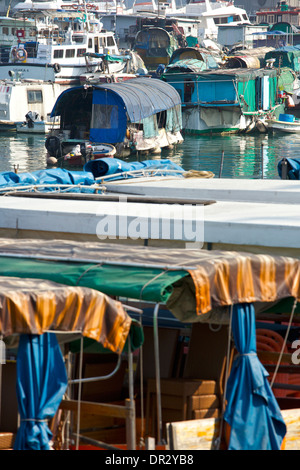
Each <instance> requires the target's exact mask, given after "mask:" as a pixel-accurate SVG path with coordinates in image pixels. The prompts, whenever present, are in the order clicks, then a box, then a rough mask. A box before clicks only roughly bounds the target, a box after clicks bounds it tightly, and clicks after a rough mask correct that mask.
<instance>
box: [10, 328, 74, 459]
mask: <svg viewBox="0 0 300 470" xmlns="http://www.w3.org/2000/svg"><path fill="white" fill-rule="evenodd" d="M66 388H67V375H66V369H65V365H64V361H63V357H62V354H61V350H60V348H59V345H58V343H57V339H56V336H55V335H54V334H51V333H45V334H43V335H21V337H20V342H19V348H18V357H17V398H18V406H19V413H20V427H19V429H18V432H17V436H16V440H15V444H14V450H50V448H51V446H50V442H51V438H52V433H51V431H50V429H49V427H48V420H49V419H51V418H52V417H53V416H54V415H55V413H56V411H57V409H58V407H59V404H60V402H61V400H62V398H63V395H64V393H65V391H66Z"/></svg>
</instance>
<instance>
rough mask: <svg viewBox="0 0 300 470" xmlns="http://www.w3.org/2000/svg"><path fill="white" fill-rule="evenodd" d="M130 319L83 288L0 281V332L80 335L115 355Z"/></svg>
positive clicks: (6, 334)
mask: <svg viewBox="0 0 300 470" xmlns="http://www.w3.org/2000/svg"><path fill="white" fill-rule="evenodd" d="M130 326H131V318H130V317H129V315H127V313H126V312H125V310H124V309H123V307H122V304H121V303H120V302H117V301H114V300H112V299H111V298H109V297H108V296H107V295H104V294H102V293H101V292H99V291H96V290H93V289H89V288H87V287H73V286H65V285H61V284H57V283H55V282H51V281H48V280H41V279H30V278H17V277H0V332H1V334H2V335H3V336H4V337H9V336H11V335H15V334H31V335H40V334H43V333H44V332H45V331H51V330H52V331H61V332H66V333H72V332H73V333H80V334H82V335H83V336H85V337H88V338H91V339H93V340H95V341H97V342H100V343H101V344H102V345H103V346H104V347H105V348H108V349H110V350H111V351H113V352H115V353H120V352H122V350H123V347H124V344H125V341H126V338H127V336H128V334H129V330H130Z"/></svg>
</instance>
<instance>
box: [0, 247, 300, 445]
mask: <svg viewBox="0 0 300 470" xmlns="http://www.w3.org/2000/svg"><path fill="white" fill-rule="evenodd" d="M174 260H175V261H174ZM0 261H1V262H0V276H6V277H7V278H11V282H12V283H14V282H15V276H16V275H17V276H19V277H20V278H23V279H24V281H25V282H28V278H29V280H30V279H34V278H35V279H38V278H39V279H44V280H45V281H50V282H53V281H52V280H53V279H55V280H56V281H62V282H63V283H64V284H65V285H67V286H77V289H82V288H85V287H87V288H92V289H95V290H96V291H98V290H101V291H102V292H104V293H106V294H110V295H114V296H119V297H125V298H129V299H138V300H139V301H141V300H150V301H152V302H156V303H158V304H159V303H160V302H165V303H166V304H167V306H168V307H169V309H170V311H171V312H172V313H173V315H174V316H175V317H176V318H179V319H180V321H184V322H186V323H187V322H192V323H193V322H199V321H204V322H205V321H208V322H210V323H214V324H222V323H223V324H229V325H230V324H232V332H233V336H234V341H235V345H236V348H237V350H238V352H239V354H238V355H237V356H236V357H235V359H234V362H233V365H232V371H231V373H230V376H229V378H228V381H227V384H228V388H227V391H226V400H227V407H226V409H225V413H224V420H225V421H226V422H227V423H228V425H229V427H230V440H229V445H228V448H229V449H237V450H249V449H252V450H269V449H270V450H279V449H280V447H281V444H282V442H283V439H284V436H285V434H286V425H285V423H284V420H283V418H282V416H281V412H280V409H279V406H278V403H277V402H276V399H275V397H274V395H273V393H272V390H271V386H270V384H269V383H268V380H267V376H268V373H267V372H266V370H265V369H264V368H263V366H262V365H261V363H260V362H259V359H258V357H257V354H256V338H255V313H256V311H257V310H256V309H258V311H259V309H261V311H262V310H264V311H266V310H267V308H268V306H270V305H278V304H280V302H281V301H286V300H288V301H292V302H291V319H292V318H293V315H294V314H295V313H299V311H298V312H297V308H296V307H297V304H298V303H299V300H300V261H299V260H298V259H293V258H288V257H283V256H280V257H276V256H270V255H259V254H258V255H255V254H250V253H238V252H219V251H206V250H200V251H199V250H186V249H169V250H166V249H165V248H156V247H141V246H138V247H135V246H130V245H117V244H112V245H109V244H107V243H103V244H101V243H89V242H84V243H82V242H72V241H62V240H49V241H48V240H34V239H28V240H25V239H20V240H18V243H17V244H16V243H15V240H11V239H1V240H0ZM29 282H30V281H29ZM66 289H68V287H66ZM0 300H1V299H0ZM0 305H1V302H0ZM45 305H47V307H48V304H45V303H41V309H40V310H41V311H40V315H30V312H28V310H27V309H24V305H23V303H22V310H24V311H25V313H27V312H28V313H27V315H26V316H24V322H23V324H26V322H25V320H26V321H27V324H29V323H30V322H32V321H33V323H34V324H35V323H37V322H39V323H41V324H42V323H43V320H44V316H45V317H47V315H46V313H43V312H44V311H45ZM42 307H43V308H42ZM279 308H280V310H279V311H281V312H287V306H286V305H285V306H284V307H282V306H280V307H279ZM49 310H50V309H49ZM46 311H47V312H48V309H46ZM0 312H1V316H0V320H1V322H3V321H6V315H5V312H4V311H3V308H2V310H0ZM87 317H89V314H88V315H87ZM278 318H279V319H280V315H278ZM0 325H1V323H0ZM33 339H34V338H32V337H29V338H28V339H27V340H26V343H25V348H24V349H25V350H27V351H28V350H29V349H28V345H29V344H31V343H32V340H33ZM45 339H46V340H47V338H45ZM212 346H213V345H212ZM50 348H51V345H50ZM48 349H49V348H47V350H48ZM52 349H53V347H52ZM21 352H23V351H21ZM208 353H209V351H208ZM44 357H45V355H44ZM33 359H34V358H31V357H29V358H27V357H26V361H23V362H22V364H21V366H22V367H21V370H24V365H23V364H24V363H25V364H31V363H32V362H33ZM36 362H37V361H36ZM25 375H26V374H25ZM25 378H26V377H25ZM18 380H19V381H21V378H20V379H18ZM19 385H22V384H21V382H20V384H19ZM26 390H27V395H28V396H32V384H28V387H26ZM47 390H49V387H47ZM49 395H50V399H52V395H53V394H51V393H50V391H49ZM25 396H26V393H25ZM36 402H37V403H38V404H40V402H41V399H40V397H37V398H36ZM22 416H24V417H25V419H24V418H23V422H24V423H25V422H27V420H28V418H29V419H30V421H32V419H33V418H32V416H31V413H30V410H27V409H25V407H24V413H23V414H22ZM249 416H251V419H249ZM37 418H38V419H40V416H39V415H38V416H37V417H36V416H35V415H34V419H37ZM258 423H259V425H258ZM23 427H24V426H23ZM258 430H259V432H258ZM21 431H22V434H21V436H20V439H21V438H22V442H23V435H25V437H26V434H29V435H31V432H29V431H30V430H29V431H28V430H27V429H22V428H21ZM22 442H21V444H22ZM18 448H23V447H21V445H20V446H19V447H18Z"/></svg>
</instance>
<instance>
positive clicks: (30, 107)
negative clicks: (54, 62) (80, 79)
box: [0, 73, 66, 133]
mask: <svg viewBox="0 0 300 470" xmlns="http://www.w3.org/2000/svg"><path fill="white" fill-rule="evenodd" d="M11 75H12V78H10V79H6V80H0V130H2V131H13V132H15V131H16V130H17V127H18V131H20V132H22V131H28V132H33V131H37V130H38V131H39V133H40V132H42V133H45V132H48V130H49V128H50V127H51V126H52V127H55V123H54V121H53V119H52V118H50V114H51V110H52V108H53V106H54V104H55V101H56V100H57V98H58V96H59V95H60V93H61V92H62V91H63V90H64V89H65V88H66V87H65V86H64V85H60V84H57V83H51V82H45V81H42V80H29V79H28V80H26V79H24V80H21V79H19V78H18V77H17V76H14V74H13V73H11ZM26 116H28V119H27V118H26ZM33 116H35V118H34V119H32V117H33ZM29 118H30V119H29ZM24 123H25V124H24ZM33 123H34V125H33V126H32V124H33ZM28 124H29V125H30V127H29V126H28Z"/></svg>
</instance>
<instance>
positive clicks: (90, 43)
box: [88, 38, 93, 49]
mask: <svg viewBox="0 0 300 470" xmlns="http://www.w3.org/2000/svg"><path fill="white" fill-rule="evenodd" d="M88 47H89V48H90V49H92V47H93V40H92V38H89V45H88Z"/></svg>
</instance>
